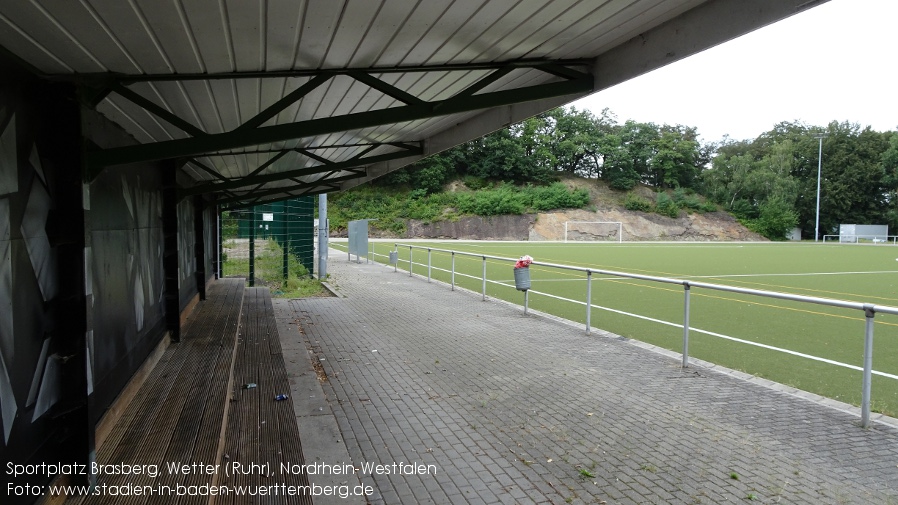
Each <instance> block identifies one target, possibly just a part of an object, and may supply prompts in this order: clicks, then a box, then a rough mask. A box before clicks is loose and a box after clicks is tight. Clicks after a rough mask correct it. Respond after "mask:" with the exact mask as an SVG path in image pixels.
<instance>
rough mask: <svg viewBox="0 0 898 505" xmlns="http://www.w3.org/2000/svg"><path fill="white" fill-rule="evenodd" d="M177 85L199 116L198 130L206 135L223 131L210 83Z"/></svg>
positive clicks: (200, 82)
mask: <svg viewBox="0 0 898 505" xmlns="http://www.w3.org/2000/svg"><path fill="white" fill-rule="evenodd" d="M179 84H180V87H181V88H182V89H183V90H184V93H186V94H187V97H188V99H189V100H190V103H191V105H192V106H193V108H194V109H196V111H197V114H198V115H199V121H200V124H199V125H198V126H199V127H200V129H202V130H203V131H205V132H206V133H222V132H223V131H225V129H224V124H223V123H222V121H221V111H220V110H219V106H218V104H217V103H216V101H215V96H214V94H213V91H212V86H211V83H210V81H183V82H181V83H179Z"/></svg>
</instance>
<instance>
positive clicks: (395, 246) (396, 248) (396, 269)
mask: <svg viewBox="0 0 898 505" xmlns="http://www.w3.org/2000/svg"><path fill="white" fill-rule="evenodd" d="M393 250H394V251H396V263H393V273H396V272H398V271H399V244H393Z"/></svg>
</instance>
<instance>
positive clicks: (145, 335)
mask: <svg viewBox="0 0 898 505" xmlns="http://www.w3.org/2000/svg"><path fill="white" fill-rule="evenodd" d="M87 133H88V134H90V132H87ZM159 184H160V183H159V176H158V169H157V168H156V167H153V166H152V165H147V166H130V167H123V168H112V169H107V170H106V171H104V172H103V173H102V174H101V175H100V176H99V177H97V178H96V179H95V180H94V181H93V182H92V183H91V184H90V198H89V202H90V211H89V212H90V221H91V231H90V252H89V258H90V261H89V267H90V269H91V280H92V283H91V291H92V293H91V294H92V295H93V296H92V300H93V303H92V306H91V308H92V311H93V318H92V320H93V325H92V328H91V329H92V331H91V332H90V333H89V338H88V343H89V345H90V349H91V351H92V357H93V359H92V365H93V370H92V376H93V392H94V395H95V399H94V402H95V404H96V405H97V407H98V408H97V409H96V410H95V412H96V414H97V416H99V415H101V414H102V411H103V410H104V409H105V408H106V407H107V406H108V405H109V404H110V403H111V402H112V400H114V399H115V397H116V395H117V394H118V392H119V391H120V390H121V388H122V387H123V386H124V385H125V384H126V383H127V381H128V379H130V377H131V375H132V374H133V373H134V370H136V369H137V367H139V366H140V364H141V363H142V362H143V359H144V358H145V357H146V355H147V353H148V352H149V351H150V349H152V347H154V346H155V345H156V344H158V343H159V340H160V338H161V337H162V336H163V334H164V309H163V294H164V293H163V286H164V283H163V280H164V279H163V277H164V276H163V271H162V218H161V214H162V208H161V205H162V196H161V191H160V189H159ZM97 420H98V418H97V419H94V421H97Z"/></svg>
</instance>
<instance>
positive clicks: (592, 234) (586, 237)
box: [564, 221, 624, 242]
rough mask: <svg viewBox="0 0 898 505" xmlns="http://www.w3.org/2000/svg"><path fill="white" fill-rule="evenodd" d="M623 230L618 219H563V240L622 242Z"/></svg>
mask: <svg viewBox="0 0 898 505" xmlns="http://www.w3.org/2000/svg"><path fill="white" fill-rule="evenodd" d="M623 231H624V226H623V223H621V222H620V221H565V222H564V241H565V242H568V241H576V242H600V241H604V242H611V241H614V242H623V241H624V234H623Z"/></svg>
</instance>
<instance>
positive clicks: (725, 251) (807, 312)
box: [332, 241, 898, 415]
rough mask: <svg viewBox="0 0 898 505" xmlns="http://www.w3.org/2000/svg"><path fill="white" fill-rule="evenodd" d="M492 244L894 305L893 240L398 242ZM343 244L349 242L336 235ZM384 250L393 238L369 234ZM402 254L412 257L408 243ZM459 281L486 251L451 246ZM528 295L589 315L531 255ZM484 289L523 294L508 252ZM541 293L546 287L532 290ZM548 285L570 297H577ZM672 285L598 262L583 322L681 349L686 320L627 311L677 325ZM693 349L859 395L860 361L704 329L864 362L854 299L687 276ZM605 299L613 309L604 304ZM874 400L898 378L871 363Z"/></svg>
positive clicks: (541, 256)
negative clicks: (777, 295)
mask: <svg viewBox="0 0 898 505" xmlns="http://www.w3.org/2000/svg"><path fill="white" fill-rule="evenodd" d="M399 243H409V244H412V245H414V246H416V247H425V248H426V247H431V248H434V249H451V250H455V251H465V252H472V253H476V254H483V255H489V256H500V257H506V258H517V257H519V256H522V255H525V254H528V255H530V256H532V257H533V258H534V259H535V260H537V261H541V262H547V263H556V264H563V265H571V266H578V267H589V268H594V269H601V270H614V271H621V272H630V273H637V274H644V275H651V276H658V277H668V278H675V279H686V280H693V281H701V282H707V283H713V284H724V285H730V286H738V287H744V288H751V289H758V290H766V291H779V292H787V293H794V294H800V295H806V296H814V297H821V298H834V299H840V300H848V301H854V302H862V303H871V304H876V305H888V306H898V291H896V287H898V247H896V246H894V245H889V244H877V245H853V244H852V245H848V244H813V243H626V242H624V243H621V244H619V243H596V242H589V243H583V242H572V243H558V242H483V241H479V242H466V241H447V242H419V241H413V242H401V241H400V242H399ZM332 246H334V247H337V248H341V249H344V250H345V247H346V244H345V243H339V242H336V243H332ZM373 247H374V252H375V255H374V258H373V259H376V260H377V261H379V262H382V263H384V262H386V260H387V253H388V252H389V251H391V250H393V248H394V242H373ZM398 252H399V266H400V268H403V269H406V270H407V269H408V259H409V249H408V247H400V248H399V249H398ZM427 256H428V254H427V251H426V250H421V249H415V250H414V252H413V259H414V263H415V265H414V272H415V274H417V275H422V276H426V275H427ZM450 258H451V257H450V255H449V254H446V253H440V252H437V251H433V252H432V253H431V262H432V266H433V268H432V269H431V275H432V277H433V278H434V279H436V280H440V281H444V282H449V281H450V274H449V273H448V270H449V269H450V265H451V259H450ZM455 262H456V272H457V274H456V284H457V285H459V286H461V287H463V288H466V289H469V290H471V291H475V292H480V290H481V285H482V283H481V279H480V278H481V274H482V268H483V267H482V259H481V258H475V257H469V256H461V255H456V260H455ZM530 270H531V278H532V290H531V294H530V307H531V308H532V309H535V310H538V311H542V312H547V313H550V314H554V315H557V316H560V317H564V318H566V319H570V320H573V321H578V322H581V323H582V322H585V320H586V306H585V299H586V276H585V274H584V273H582V272H576V271H569V270H560V269H555V268H548V267H543V266H538V265H534V266H531V267H530ZM487 278H488V279H489V280H490V281H498V282H488V283H487V296H488V297H494V298H501V299H505V300H509V301H513V302H516V303H520V304H522V303H523V295H522V294H521V292H519V291H516V290H515V289H514V282H513V270H512V264H511V263H510V262H505V261H499V260H493V259H488V260H487ZM538 292H541V293H546V295H541V294H538ZM548 295H552V296H548ZM553 296H555V297H562V298H569V299H572V300H576V301H578V302H580V303H574V302H568V301H564V300H560V299H558V298H554V297H553ZM683 299H684V294H683V288H682V286H678V285H671V284H659V283H654V282H649V281H641V280H633V279H623V278H614V277H609V276H605V275H599V274H594V275H593V281H592V305H593V308H592V315H591V323H592V326H593V327H595V328H601V329H603V330H606V331H609V332H612V333H616V334H618V335H622V336H625V337H629V338H632V339H636V340H641V341H644V342H647V343H650V344H654V345H657V346H660V347H664V348H667V349H670V350H673V351H677V352H681V351H682V339H683V331H682V328H680V327H675V326H671V325H665V324H662V323H658V322H653V321H648V320H646V319H641V318H638V317H634V316H633V315H627V314H622V313H620V312H623V313H628V314H636V315H640V316H644V317H648V318H653V319H657V320H661V321H666V322H669V323H673V324H675V325H681V324H682V323H683ZM690 304H691V310H690V328H692V331H691V332H690V340H689V355H690V356H691V357H696V358H700V359H703V360H706V361H710V362H712V363H716V364H720V365H723V366H725V367H728V368H732V369H736V370H741V371H744V372H747V373H750V374H753V375H757V376H760V377H764V378H767V379H770V380H773V381H776V382H780V383H783V384H786V385H790V386H793V387H796V388H798V389H802V390H805V391H810V392H813V393H817V394H820V395H823V396H827V397H829V398H834V399H837V400H840V401H844V402H847V403H851V404H854V405H859V404H860V400H861V372H860V371H857V370H852V369H848V368H844V367H840V366H837V365H833V364H829V363H823V362H819V361H814V360H812V359H808V358H803V357H799V356H794V355H790V354H787V353H783V352H779V351H774V350H770V349H765V348H760V347H756V346H752V345H748V344H744V343H739V342H734V341H731V340H727V339H725V338H721V337H718V336H711V335H708V334H703V333H700V331H698V330H704V331H708V332H713V333H717V334H721V335H726V336H730V337H735V338H738V339H743V340H748V341H752V342H757V343H761V344H766V345H770V346H774V347H778V348H782V349H787V350H790V351H794V352H798V353H804V354H808V355H812V356H817V357H820V358H825V359H828V360H833V361H836V362H840V363H846V364H849V365H854V366H858V367H860V366H862V365H863V349H864V327H865V319H864V314H863V313H862V312H861V311H859V310H849V309H840V308H833V307H828V306H823V305H816V304H808V303H799V302H790V301H784V300H777V299H772V298H762V297H757V296H750V295H741V294H733V293H726V292H720V291H712V290H707V289H700V288H693V289H692V290H691V300H690ZM606 309H613V310H616V311H620V312H612V311H610V310H606ZM874 328H875V329H874V345H873V368H874V370H876V371H878V372H883V373H886V374H892V375H896V376H898V316H892V315H888V314H877V315H876V318H875V325H874ZM872 409H873V410H874V411H876V412H882V413H885V414H888V415H896V414H898V380H896V379H893V378H889V377H883V376H880V375H876V374H874V376H873V383H872Z"/></svg>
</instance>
